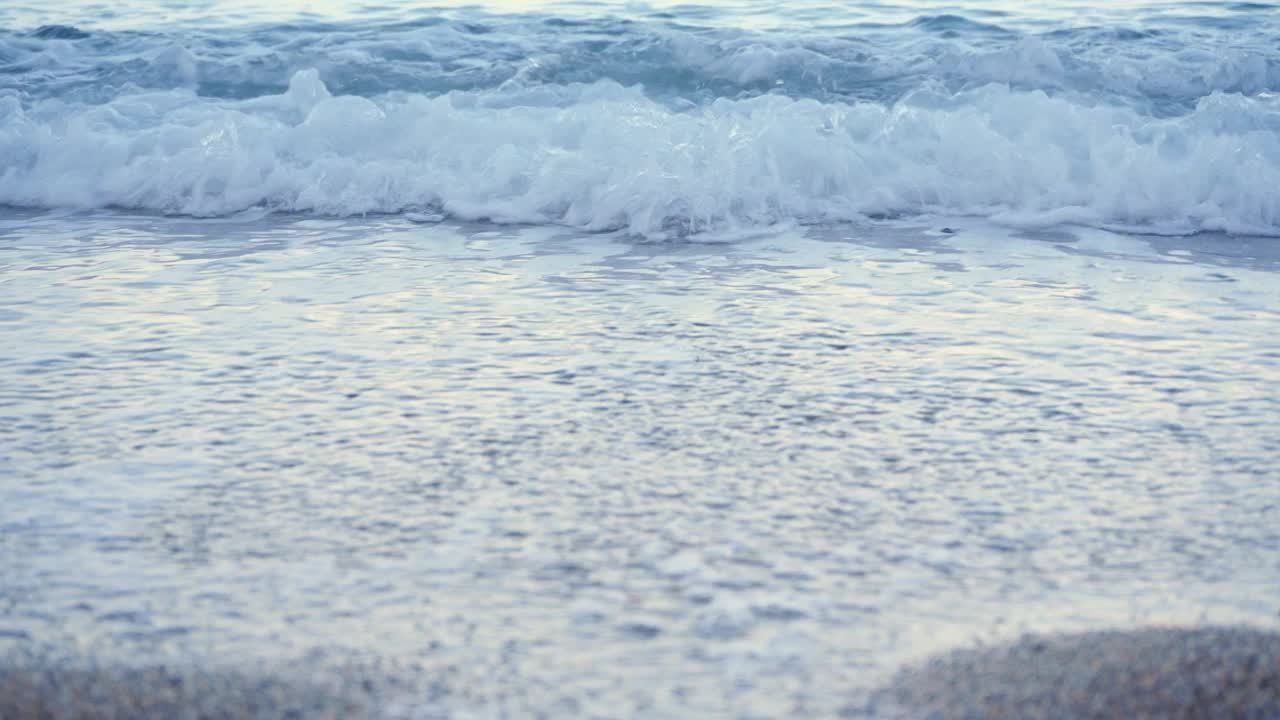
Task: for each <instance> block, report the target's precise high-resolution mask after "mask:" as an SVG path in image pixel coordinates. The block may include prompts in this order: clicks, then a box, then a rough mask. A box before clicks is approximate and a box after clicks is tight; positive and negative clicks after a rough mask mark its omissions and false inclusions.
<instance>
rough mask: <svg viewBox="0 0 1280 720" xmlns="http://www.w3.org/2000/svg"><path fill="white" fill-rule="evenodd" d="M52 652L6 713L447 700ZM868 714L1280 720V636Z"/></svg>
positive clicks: (1057, 662) (929, 693)
mask: <svg viewBox="0 0 1280 720" xmlns="http://www.w3.org/2000/svg"><path fill="white" fill-rule="evenodd" d="M52 657H53V656H47V655H38V654H22V653H15V654H11V655H9V656H8V657H7V659H6V660H5V661H4V662H3V663H0V718H4V719H5V720H36V719H40V720H108V719H110V720H116V719H121V720H123V719H125V718H128V719H129V720H161V719H164V720H170V719H175V718H192V719H196V718H198V719H200V720H224V719H225V720H233V719H237V720H238V719H240V718H249V719H265V718H295V719H297V720H303V719H309V718H344V719H346V718H350V719H353V720H354V719H358V718H369V719H374V718H425V717H437V715H433V714H432V710H431V707H432V702H433V701H434V700H435V699H436V696H437V695H438V694H439V693H440V692H441V687H440V685H439V682H440V679H439V678H436V679H435V680H434V681H433V680H432V679H430V678H428V677H427V676H426V675H424V674H422V673H421V672H420V670H421V669H420V668H418V669H416V670H415V669H412V668H405V667H399V666H396V665H394V664H386V665H381V664H378V663H374V664H370V665H348V666H341V667H330V668H325V669H319V668H313V669H311V670H310V671H307V672H301V671H297V670H294V671H291V672H286V673H283V674H272V673H270V672H263V671H248V670H218V671H214V670H202V669H198V668H193V667H186V668H179V667H177V666H153V667H145V668H129V667H122V666H118V665H112V664H109V663H85V662H72V661H68V660H65V659H62V660H54V659H51V658H52ZM856 714H857V715H858V716H860V717H861V716H862V713H856ZM868 714H869V717H873V718H878V719H880V720H888V719H890V718H892V719H894V720H961V719H962V720H995V719H997V718H1004V719H1010V720H1035V719H1045V720H1102V719H1104V718H1105V719H1106V720H1142V719H1152V720H1154V719H1155V718H1160V719H1161V720H1277V719H1278V718H1280V633H1276V632H1271V631H1265V630H1257V629H1251V628H1245V627H1205V628H1190V629H1186V628H1146V629H1139V630H1127V631H1119V630H1112V631H1101V632H1089V633H1082V634H1073V635H1047V636H1034V635H1033V636H1026V637H1024V638H1022V639H1021V640H1019V641H1017V642H1015V643H1013V644H1012V645H1007V646H997V647H981V648H974V649H965V650H958V651H955V652H951V653H948V654H945V655H942V656H939V657H936V658H934V659H932V660H929V661H927V662H926V663H924V664H922V665H918V666H913V667H909V668H906V669H904V670H902V671H901V672H900V673H899V674H898V675H897V676H896V677H895V678H894V679H893V681H892V682H891V683H890V684H889V685H888V686H887V687H885V688H883V689H881V690H880V691H878V692H877V693H876V694H875V695H874V697H873V699H872V704H871V706H870V707H869V708H868Z"/></svg>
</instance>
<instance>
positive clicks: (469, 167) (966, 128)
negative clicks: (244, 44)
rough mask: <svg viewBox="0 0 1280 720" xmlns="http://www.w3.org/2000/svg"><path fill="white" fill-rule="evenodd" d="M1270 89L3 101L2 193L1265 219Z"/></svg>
mask: <svg viewBox="0 0 1280 720" xmlns="http://www.w3.org/2000/svg"><path fill="white" fill-rule="evenodd" d="M1277 188H1280V97H1277V96H1276V95H1273V94H1268V93H1260V94H1257V95H1253V96H1247V95H1242V94H1237V93H1223V92H1214V93H1212V94H1210V95H1208V96H1205V97H1203V98H1201V99H1200V100H1199V101H1198V102H1197V103H1196V104H1195V106H1194V108H1193V109H1191V110H1190V111H1189V112H1186V113H1184V114H1180V115H1176V116H1172V117H1156V116H1153V115H1150V114H1146V113H1142V112H1140V111H1138V110H1136V109H1133V108H1130V107H1127V106H1124V105H1118V104H1106V103H1098V102H1093V101H1087V100H1081V99H1079V98H1073V97H1071V96H1069V95H1051V94H1047V93H1045V92H1044V91H1040V90H1020V89H1016V88H1011V87H1010V86H1009V85H1008V84H1005V83H1000V84H996V83H993V84H988V85H985V86H982V87H978V88H975V89H972V90H966V91H962V92H958V93H954V92H949V91H945V90H942V89H932V90H931V89H924V90H918V91H915V92H912V93H908V94H907V95H905V96H904V97H902V98H901V99H899V100H897V101H895V102H892V103H887V104H886V103H877V102H856V101H855V102H832V101H822V100H818V99H812V98H800V99H796V98H791V97H786V96H783V95H777V94H766V95H760V96H756V97H748V98H740V99H729V98H720V99H716V100H713V101H711V102H708V103H705V104H697V105H692V106H687V107H678V106H673V105H672V104H671V103H665V102H661V101H659V100H656V99H654V98H652V97H651V96H650V95H649V94H647V93H646V92H645V90H644V88H643V87H642V86H639V85H635V86H623V85H620V84H618V83H616V82H612V81H607V80H601V81H595V82H591V83H578V84H575V83H569V84H563V85H534V86H528V87H515V88H513V87H510V86H504V87H501V88H496V89H483V90H473V91H453V92H448V93H443V94H436V95H428V94H416V93H407V92H392V93H385V94H382V95H377V96H373V97H361V96H354V95H346V96H343V95H334V94H333V93H331V92H330V90H329V89H328V88H327V87H326V85H325V83H324V82H322V80H321V77H320V74H319V72H317V71H316V70H314V69H309V70H304V71H300V72H297V73H296V74H294V75H293V76H292V79H291V80H290V82H289V87H288V90H287V91H286V92H284V93H283V94H278V95H265V96H261V97H254V98H249V99H222V98H209V97H203V96H198V95H197V94H195V93H194V92H192V91H191V90H187V89H174V90H166V91H158V92H146V91H138V92H136V93H133V94H122V95H120V96H118V97H115V98H114V99H111V100H110V101H108V102H105V103H100V104H81V103H75V102H68V101H64V100H61V99H58V98H45V99H40V100H35V101H28V102H25V103H24V102H22V101H20V99H19V98H17V97H16V96H14V95H12V94H10V95H9V96H3V97H0V204H8V205H15V206H27V207H40V208H53V207H69V208H129V209H136V210H146V211H155V212H162V213H175V214H188V215H194V216H217V215H225V214H229V213H235V212H238V211H242V210H246V209H249V208H255V207H265V208H269V209H273V210H280V211H292V212H309V213H317V214H324V215H353V214H363V213H401V212H424V211H430V212H438V213H443V214H445V215H447V216H451V217H455V218H459V219H485V220H491V221H496V222H520V223H556V224H563V225H567V226H572V227H575V228H580V229H584V230H616V229H623V230H627V231H630V232H633V233H636V234H640V235H646V236H664V235H670V234H673V233H674V234H679V233H688V232H699V231H702V230H707V229H713V228H724V227H731V226H759V225H767V224H771V223H776V222H781V221H797V222H802V223H825V222H839V221H849V220H858V219H862V218H865V217H868V216H885V215H889V216H895V215H905V214H929V213H939V214H948V215H956V214H966V215H982V216H986V217H991V218H993V219H995V220H997V221H1001V222H1007V223H1013V224H1019V225H1048V224H1056V223H1061V222H1072V223H1082V224H1088V225H1095V226H1105V227H1116V228H1123V229H1129V230H1139V231H1150V232H1161V233H1194V232H1199V231H1227V232H1234V233H1253V234H1263V235H1280V192H1278V191H1277Z"/></svg>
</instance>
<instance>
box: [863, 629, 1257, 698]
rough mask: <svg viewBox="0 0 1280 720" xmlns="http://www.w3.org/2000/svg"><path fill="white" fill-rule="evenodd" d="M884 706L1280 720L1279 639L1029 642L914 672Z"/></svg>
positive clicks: (1155, 632) (1224, 634)
mask: <svg viewBox="0 0 1280 720" xmlns="http://www.w3.org/2000/svg"><path fill="white" fill-rule="evenodd" d="M876 706H877V709H876V711H875V712H876V714H877V715H878V716H880V717H892V718H910V719H912V720H916V719H919V720H925V719H928V720H979V719H981V720H994V719H996V718H1009V719H1016V720H1036V719H1044V720H1104V719H1105V720H1140V719H1150V720H1155V719H1156V718H1159V719H1160V720H1277V719H1280V633H1275V632H1270V631H1265V630H1257V629H1252V628H1247V627H1203V628H1144V629H1138V630H1123V631H1122V630H1108V631H1099V632H1087V633H1081V634H1070V635H1028V636H1025V637H1023V638H1022V639H1020V640H1018V641H1017V642H1015V643H1013V644H1011V645H1006V646H997V647H979V648H971V649H964V650H957V651H955V652H951V653H948V654H944V655H941V656H938V657H935V658H933V659H931V660H929V661H926V662H925V663H924V664H921V665H918V666H913V667H909V668H906V669H904V670H902V671H901V672H900V673H899V674H898V675H897V676H896V677H895V678H894V679H893V681H892V682H891V683H890V684H889V686H888V687H886V688H884V689H883V690H882V691H881V692H880V693H879V694H878V696H877V701H876ZM885 708H889V709H888V710H886V709H885Z"/></svg>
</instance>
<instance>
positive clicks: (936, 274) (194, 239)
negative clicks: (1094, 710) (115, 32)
mask: <svg viewBox="0 0 1280 720" xmlns="http://www.w3.org/2000/svg"><path fill="white" fill-rule="evenodd" d="M957 226H958V227H959V228H960V232H958V233H956V234H953V235H948V234H943V233H939V232H936V231H934V230H930V229H928V228H913V227H909V226H901V227H896V226H886V225H881V226H877V227H875V228H851V227H843V228H827V229H813V230H810V231H807V232H805V233H801V232H794V231H793V232H784V233H780V234H775V235H766V236H761V237H758V238H755V239H748V240H742V241H731V242H720V243H698V242H688V243H636V242H633V241H630V240H626V239H622V238H617V237H612V236H606V235H595V236H572V235H567V234H565V233H564V232H563V231H561V230H557V229H554V228H536V229H532V228H513V229H511V228H509V229H498V230H495V229H493V228H491V227H451V226H433V225H415V224H413V223H410V222H408V221H405V220H402V219H384V220H377V219H374V220H350V221H330V220H300V219H297V218H292V219H291V218H280V219H266V220H250V221H245V222H242V223H237V222H235V221H219V222H204V221H190V220H180V219H160V218H152V217H127V216H112V215H95V216H61V217H60V216H54V215H31V214H18V213H14V212H10V213H8V214H7V215H5V216H4V217H3V218H0V243H2V244H3V247H4V248H5V250H4V254H3V263H4V264H3V266H0V279H2V280H3V284H2V286H0V287H3V291H2V293H0V333H2V334H3V336H4V343H3V346H4V350H3V351H0V389H2V390H0V393H2V396H0V402H2V403H3V405H2V406H0V474H3V475H4V476H5V477H6V478H8V479H7V480H6V482H5V483H4V484H3V486H0V529H2V530H3V532H0V640H5V639H6V638H8V639H9V640H14V639H18V640H19V641H28V640H31V641H38V642H50V643H59V642H73V641H74V642H82V643H89V644H96V645H98V646H100V647H104V648H107V649H112V648H139V647H145V648H148V649H149V652H161V651H168V652H183V653H192V652H194V653H197V654H207V655H211V656H215V657H217V656H237V657H245V656H248V657H292V656H294V655H297V654H300V653H302V652H305V651H306V650H309V649H311V648H314V647H333V648H345V649H349V650H351V651H353V652H357V653H360V652H378V653H382V654H386V655H390V656H393V657H417V658H422V659H424V660H425V661H426V662H428V663H430V664H431V667H440V668H445V667H447V668H450V672H451V673H453V674H452V675H450V676H449V680H448V683H449V684H450V685H449V686H450V687H452V688H454V690H455V692H456V693H457V695H456V696H454V699H453V700H449V699H448V698H446V700H445V701H444V702H445V705H446V706H450V703H451V702H452V703H456V706H457V707H461V706H464V705H465V704H466V703H470V702H479V703H481V704H483V702H485V698H490V699H491V698H494V697H498V696H502V695H504V694H506V696H509V695H510V694H511V693H512V692H514V691H513V688H518V689H520V698H522V699H517V700H512V701H511V702H516V703H525V704H526V706H527V707H541V708H547V707H552V706H553V705H554V704H555V703H556V702H559V701H560V699H562V698H563V697H572V698H575V701H576V702H579V703H580V705H579V706H578V707H580V708H583V709H586V710H590V709H592V708H598V709H599V708H603V709H605V710H607V711H608V712H617V708H618V707H628V708H633V709H637V711H638V709H643V708H645V707H647V708H649V710H650V711H652V712H655V713H657V714H660V715H661V714H668V715H669V714H677V715H681V714H683V715H690V716H692V715H696V714H698V713H700V712H703V713H705V712H707V711H714V710H723V709H725V708H730V709H738V710H745V709H748V708H749V709H755V710H758V711H759V712H761V713H764V714H770V713H793V712H802V713H808V714H814V715H821V714H824V713H828V712H832V711H834V710H835V709H836V708H838V707H840V706H841V705H842V704H843V703H845V702H848V701H849V697H850V693H851V692H852V691H853V690H852V689H854V688H857V687H860V686H863V685H865V684H866V683H868V682H869V681H870V680H869V678H875V677H878V676H879V675H880V674H881V673H883V672H885V671H887V670H889V669H891V668H892V667H893V666H894V664H895V662H896V661H897V660H899V659H901V658H904V657H915V656H918V655H921V654H923V653H926V652H928V651H930V650H933V649H936V648H938V647H944V646H948V645H950V644H953V643H955V642H961V641H964V640H967V639H969V638H971V637H973V636H975V635H981V636H1007V635H1009V634H1011V633H1013V632H1016V631H1017V630H1019V629H1022V628H1034V629H1055V628H1068V627H1096V626H1098V625H1114V624H1124V623H1129V622H1134V621H1139V622H1152V621H1158V620H1178V621H1195V620H1198V619H1201V618H1202V617H1209V618H1211V619H1217V620H1233V619H1247V620H1251V621H1254V622H1264V623H1265V622H1271V623H1274V621H1275V615H1276V613H1277V611H1278V610H1280V583H1277V582H1276V580H1277V577H1278V576H1280V566H1277V564H1276V556H1275V553H1274V548H1275V547H1278V546H1280V485H1277V483H1276V480H1277V477H1276V470H1275V465H1276V458H1277V451H1278V450H1280V438H1277V436H1276V434H1275V433H1274V432H1273V431H1274V428H1275V427H1276V424H1277V421H1278V420H1280V342H1278V341H1277V340H1276V339H1275V338H1276V337H1280V334H1277V328H1278V326H1280V323H1278V322H1277V320H1280V311H1278V309H1280V302H1278V300H1280V298H1278V297H1277V294H1278V293H1280V290H1277V285H1276V283H1275V278H1276V271H1277V269H1278V268H1280V255H1278V254H1277V253H1276V251H1275V250H1274V249H1273V248H1272V247H1271V243H1270V241H1267V240H1259V241H1250V240H1248V239H1240V238H1215V237H1210V236H1201V237H1194V238H1163V239H1162V238H1150V239H1144V238H1133V237H1123V236H1116V235H1111V234H1107V233H1103V232H1100V231H1083V230H1082V231H1074V232H1060V233H1046V234H1042V235H1039V236H1019V235H1016V234H1010V233H1008V232H1007V231H999V230H995V229H992V228H984V227H980V226H977V225H975V224H973V223H968V224H966V223H964V222H961V223H959V224H958V225H957ZM73 639H74V640H73ZM464 688H465V689H466V692H465V693H464V692H463V689H464ZM464 695H466V697H464ZM476 698H479V699H476Z"/></svg>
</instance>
